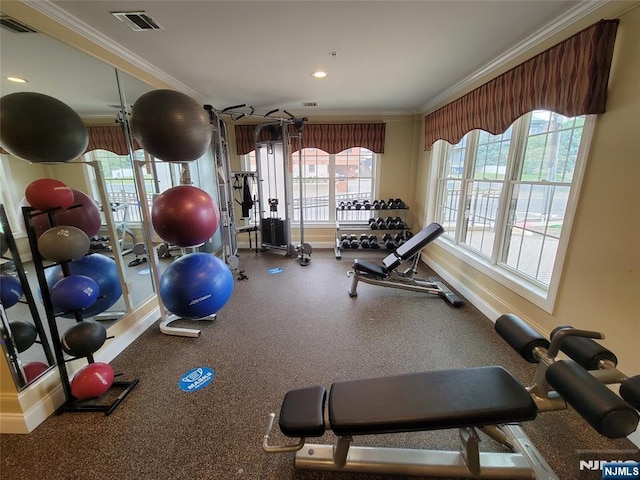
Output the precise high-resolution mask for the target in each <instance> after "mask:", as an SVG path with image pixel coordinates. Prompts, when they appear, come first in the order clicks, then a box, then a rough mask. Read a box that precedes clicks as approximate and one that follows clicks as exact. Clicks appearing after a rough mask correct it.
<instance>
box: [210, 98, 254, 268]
mask: <svg viewBox="0 0 640 480" xmlns="http://www.w3.org/2000/svg"><path fill="white" fill-rule="evenodd" d="M204 109H205V110H206V111H207V112H208V113H209V121H210V122H211V126H212V128H213V135H212V140H211V144H212V145H211V146H212V149H213V155H214V157H215V160H216V167H217V169H216V170H217V177H218V196H219V199H218V208H219V209H220V227H219V228H220V236H221V242H222V259H223V260H224V261H225V262H226V264H227V265H228V266H229V268H231V269H232V270H234V271H236V272H238V273H239V274H240V277H239V279H242V277H244V275H243V274H242V272H239V271H238V267H239V266H240V261H239V260H238V241H237V232H236V219H235V213H234V208H233V185H232V183H231V163H230V156H229V142H228V140H227V139H228V135H227V124H226V123H225V121H224V120H223V119H222V118H221V117H220V116H219V115H218V113H217V112H216V111H215V110H214V108H213V107H212V106H211V105H205V106H204ZM245 278H246V277H245Z"/></svg>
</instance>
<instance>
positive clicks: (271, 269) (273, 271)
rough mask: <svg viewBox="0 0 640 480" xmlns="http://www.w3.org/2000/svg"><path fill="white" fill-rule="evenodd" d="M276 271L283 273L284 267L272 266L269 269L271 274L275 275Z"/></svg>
mask: <svg viewBox="0 0 640 480" xmlns="http://www.w3.org/2000/svg"><path fill="white" fill-rule="evenodd" d="M274 273H282V269H281V268H280V267H277V268H270V269H269V275H273V274H274Z"/></svg>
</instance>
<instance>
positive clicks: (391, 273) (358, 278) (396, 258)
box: [347, 223, 464, 307]
mask: <svg viewBox="0 0 640 480" xmlns="http://www.w3.org/2000/svg"><path fill="white" fill-rule="evenodd" d="M443 233H444V229H443V228H442V226H441V225H439V224H437V223H431V224H430V225H428V226H426V227H425V228H423V229H422V230H421V231H420V232H419V233H417V234H416V235H414V236H413V237H411V238H410V239H409V240H408V241H407V242H405V243H404V244H403V245H401V246H400V247H398V248H397V249H396V250H395V251H394V252H393V253H391V254H390V255H388V256H387V257H385V258H384V260H383V261H382V265H375V264H373V263H370V262H366V261H362V260H358V259H356V260H354V263H353V270H349V271H348V272H347V277H351V276H352V275H353V280H352V281H351V287H350V288H349V296H350V297H357V296H358V282H364V283H368V284H371V285H377V286H380V287H390V288H398V289H401V290H411V291H414V292H421V293H428V294H430V295H437V296H439V297H441V298H442V299H444V300H445V301H446V302H447V303H450V304H451V305H453V306H454V307H462V306H463V305H464V302H463V301H462V300H461V299H460V297H458V296H457V295H456V294H455V293H453V292H452V291H451V290H449V288H447V287H446V286H445V285H444V283H442V281H440V279H438V278H436V277H429V278H428V279H424V278H420V277H418V276H417V274H418V264H419V263H420V253H421V252H422V250H423V249H424V248H425V247H426V246H427V245H428V244H429V243H431V242H432V241H434V240H435V239H436V238H438V237H439V236H440V235H442V234H443ZM405 262H411V264H410V266H409V268H406V269H405V270H402V271H399V270H398V268H399V267H400V266H401V265H402V264H403V263H405Z"/></svg>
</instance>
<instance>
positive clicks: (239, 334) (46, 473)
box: [0, 250, 632, 480]
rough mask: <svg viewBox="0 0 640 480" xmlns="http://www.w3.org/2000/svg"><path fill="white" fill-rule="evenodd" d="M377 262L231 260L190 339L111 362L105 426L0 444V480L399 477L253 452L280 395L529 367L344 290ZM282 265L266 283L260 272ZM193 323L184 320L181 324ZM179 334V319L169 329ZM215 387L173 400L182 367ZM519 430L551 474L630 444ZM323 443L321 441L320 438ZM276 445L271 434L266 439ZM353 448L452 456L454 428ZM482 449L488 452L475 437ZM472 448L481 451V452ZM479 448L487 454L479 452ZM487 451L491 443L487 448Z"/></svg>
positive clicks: (467, 314) (588, 433) (466, 317)
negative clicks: (322, 467) (232, 273)
mask: <svg viewBox="0 0 640 480" xmlns="http://www.w3.org/2000/svg"><path fill="white" fill-rule="evenodd" d="M356 255H357V256H358V257H360V258H363V257H371V258H372V259H374V260H376V261H377V259H380V258H382V257H383V254H381V253H378V254H372V253H371V252H358V253H357V254H356V253H355V252H348V253H346V254H345V255H344V258H343V260H342V261H337V260H335V258H334V256H333V251H331V250H319V251H314V253H313V255H312V262H311V264H310V265H309V266H307V267H301V266H299V265H298V263H297V261H296V260H295V259H291V258H285V257H284V256H282V255H280V254H279V253H278V252H266V253H262V254H259V255H256V254H255V253H252V252H243V253H242V255H241V256H240V259H241V268H243V269H244V270H245V273H246V274H247V275H248V276H249V279H248V280H244V281H236V285H235V289H234V293H233V295H232V298H231V300H230V301H229V303H228V304H227V305H226V306H225V308H224V309H223V310H222V311H221V312H220V314H219V315H218V318H217V320H215V321H213V322H208V321H201V322H198V325H197V326H198V328H201V329H202V335H201V336H200V337H199V338H185V337H175V336H167V335H163V334H161V333H160V332H159V329H158V327H157V325H155V326H153V327H151V328H150V329H148V330H147V331H146V332H145V333H143V334H142V335H141V336H140V337H139V338H138V339H137V340H136V341H135V342H134V343H133V344H132V345H131V346H130V347H129V348H128V349H127V350H126V351H125V352H123V353H122V354H121V355H120V356H118V357H117V358H116V359H115V360H114V361H113V362H112V365H113V366H114V368H115V369H116V371H117V372H121V373H122V374H123V375H122V377H121V379H122V380H126V379H134V378H137V379H139V380H140V383H139V384H138V386H137V387H136V388H135V389H134V390H133V391H132V393H131V394H130V395H129V396H128V397H127V398H126V399H125V401H124V402H123V403H122V404H121V405H120V406H119V407H118V408H117V409H116V411H115V412H114V413H113V414H112V415H111V416H109V417H105V416H104V415H102V414H100V413H64V414H62V415H56V416H53V417H51V418H49V419H48V420H47V421H46V422H44V423H43V424H42V425H40V426H39V427H38V428H37V429H36V430H35V431H34V432H33V433H31V434H30V435H2V437H1V440H0V442H1V443H0V447H1V450H0V456H1V463H0V475H1V476H2V478H3V479H4V480H13V479H16V480H18V479H42V480H45V479H46V480H56V479H79V480H80V479H82V480H85V479H86V480H89V479H91V480H102V479H109V480H114V479H116V480H117V479H247V480H257V479H260V480H281V479H296V480H315V479H318V480H321V479H329V478H331V479H339V480H347V479H349V480H351V479H361V480H372V479H382V478H398V477H387V476H375V475H362V474H337V473H331V472H304V471H295V470H294V468H293V454H280V455H267V454H265V453H263V452H262V450H261V448H260V443H261V441H262V436H263V434H264V429H265V426H266V420H267V415H268V413H269V412H272V411H273V412H276V413H277V412H278V410H279V407H280V404H281V401H282V399H283V396H284V394H285V393H286V392H287V391H288V390H290V389H293V388H300V387H304V386H311V385H316V384H324V385H326V386H329V385H330V384H331V383H332V382H334V381H339V380H349V379H357V378H366V377H373V376H382V375H392V374H398V373H405V372H416V371H421V370H436V369H446V368H459V367H472V366H481V365H502V366H504V367H506V368H507V369H509V370H510V371H511V372H512V373H513V374H514V375H515V376H516V377H518V378H519V379H520V380H521V381H522V382H523V383H524V384H527V383H529V381H530V380H531V379H532V375H533V371H534V367H533V366H532V365H530V364H527V363H526V362H525V361H524V360H522V359H521V358H520V357H519V356H517V354H516V353H515V352H513V351H512V350H511V349H510V347H508V346H507V345H506V344H505V343H504V342H503V341H502V340H501V339H500V338H499V337H498V335H497V334H496V333H495V332H494V330H493V324H492V323H491V322H490V321H489V320H488V319H487V318H486V317H484V316H483V315H482V314H481V313H479V312H478V310H476V309H475V308H474V307H473V306H471V305H469V304H466V305H465V306H464V307H463V308H460V309H454V308H452V307H451V306H450V305H448V304H447V303H445V302H444V301H443V300H441V299H439V298H437V297H432V296H428V295H424V294H419V293H415V292H408V291H402V290H397V289H390V288H380V287H374V286H371V285H366V284H360V286H359V289H358V292H359V296H358V297H357V298H350V297H349V296H348V294H347V290H348V288H349V285H350V279H349V278H347V276H346V271H347V270H348V269H349V267H350V266H351V259H352V258H353V257H355V256H356ZM274 267H280V268H282V272H281V273H278V274H270V273H269V269H271V268H274ZM186 324H187V325H192V324H193V322H188V323H186ZM174 325H176V326H179V325H180V322H176V323H174ZM202 366H204V367H210V368H212V369H213V370H214V371H215V379H214V381H213V382H212V383H211V384H209V385H207V386H206V387H204V388H203V389H201V390H199V391H196V392H191V393H185V392H183V391H181V390H180V389H179V388H178V381H179V380H180V378H181V376H182V375H183V374H184V373H185V372H187V371H188V370H190V369H192V368H195V367H202ZM524 428H525V430H526V431H527V433H528V434H529V436H530V437H531V439H532V440H533V441H534V443H535V444H536V446H537V447H538V449H539V450H540V451H541V452H542V454H543V455H544V456H545V458H546V459H547V461H548V462H549V464H550V465H551V466H552V468H553V469H554V470H555V471H556V472H558V474H559V475H560V477H561V478H562V479H564V478H567V479H571V478H577V474H578V460H577V453H576V452H577V451H578V450H582V449H589V450H619V449H629V448H631V447H632V444H631V443H630V442H627V441H626V440H623V441H610V440H607V439H604V438H602V437H600V436H599V435H597V434H596V433H595V432H594V431H593V430H591V429H590V427H588V426H587V424H586V423H585V422H584V421H582V420H581V419H580V418H579V417H578V416H577V415H576V414H575V413H574V412H572V411H564V412H554V413H545V414H541V415H540V416H539V417H538V419H536V420H535V421H534V422H529V423H527V424H525V425H524ZM333 438H334V437H333V436H332V435H331V434H327V435H326V436H325V438H323V439H322V440H321V442H322V443H329V442H331V441H332V440H333ZM284 440H285V439H284V438H283V436H282V435H281V434H280V433H279V432H277V433H276V434H275V435H274V438H273V442H274V443H275V442H282V441H284ZM357 444H361V445H380V446H404V447H413V448H448V449H457V431H444V432H425V433H412V434H396V435H383V436H377V437H372V436H366V437H361V438H357ZM484 444H490V441H489V440H487V441H486V442H483V446H484ZM481 448H482V447H481ZM489 448H491V447H489ZM498 448H499V447H498Z"/></svg>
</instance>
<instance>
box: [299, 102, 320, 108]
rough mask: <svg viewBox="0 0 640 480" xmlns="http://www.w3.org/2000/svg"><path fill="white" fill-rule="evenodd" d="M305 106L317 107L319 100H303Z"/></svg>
mask: <svg viewBox="0 0 640 480" xmlns="http://www.w3.org/2000/svg"><path fill="white" fill-rule="evenodd" d="M302 106H303V107H317V106H318V102H302Z"/></svg>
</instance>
